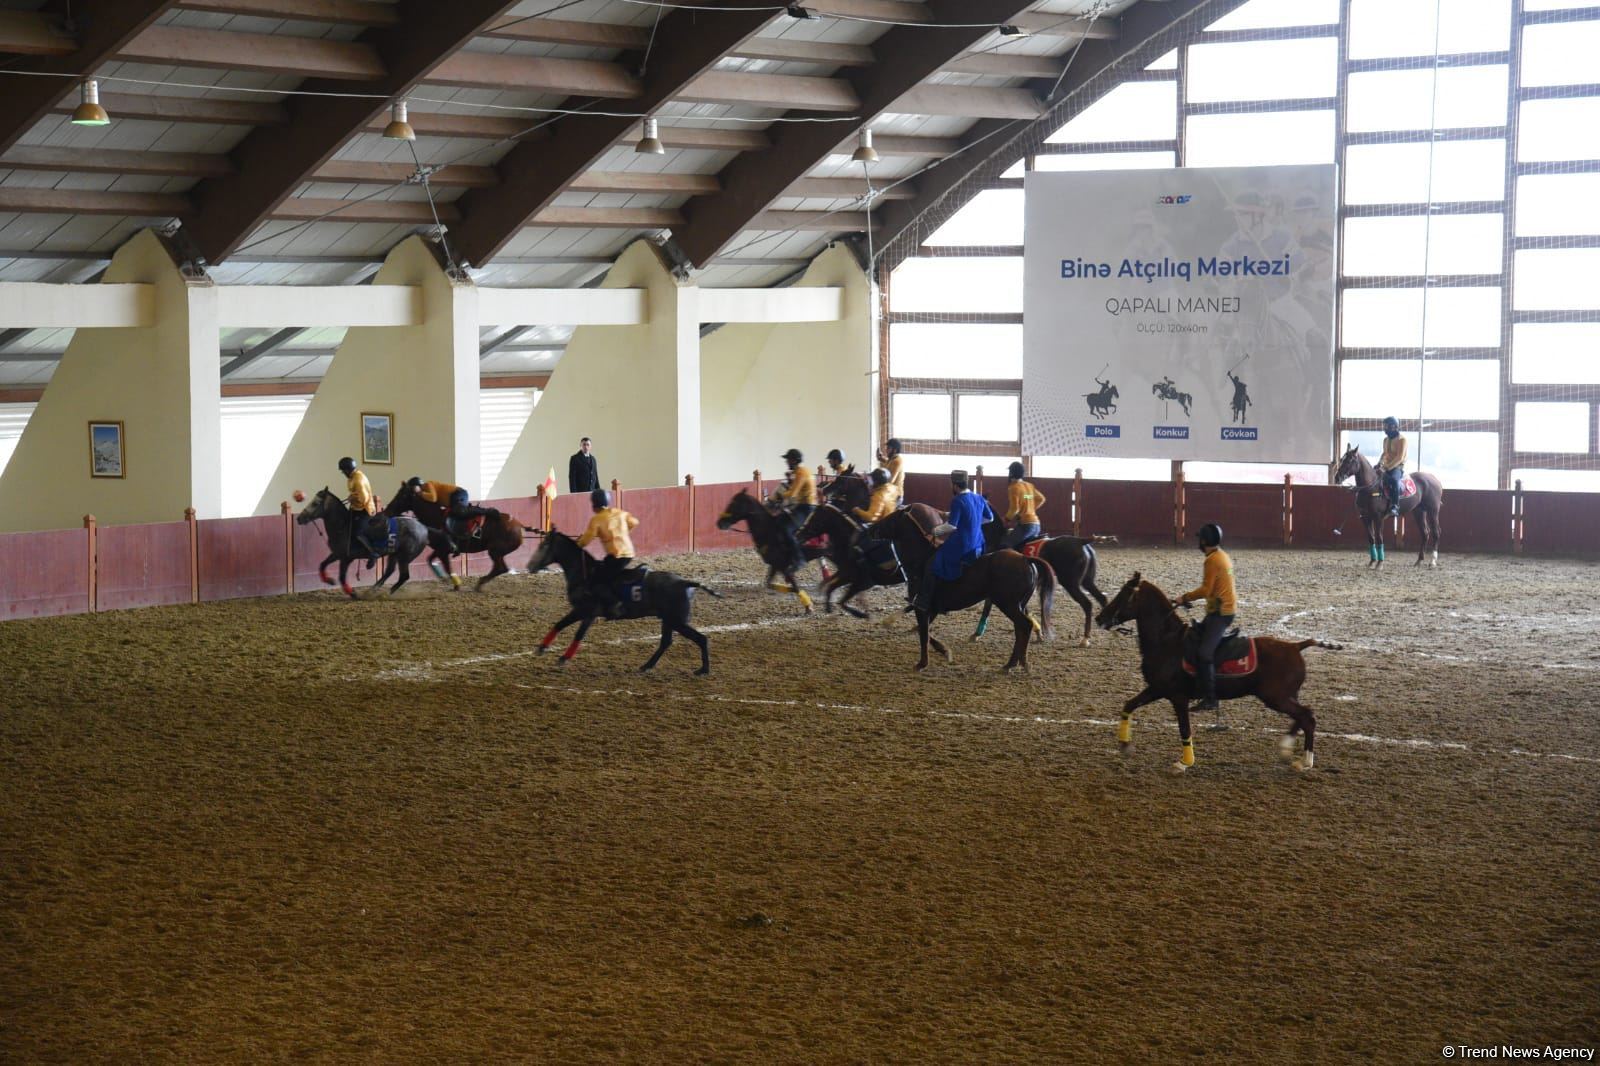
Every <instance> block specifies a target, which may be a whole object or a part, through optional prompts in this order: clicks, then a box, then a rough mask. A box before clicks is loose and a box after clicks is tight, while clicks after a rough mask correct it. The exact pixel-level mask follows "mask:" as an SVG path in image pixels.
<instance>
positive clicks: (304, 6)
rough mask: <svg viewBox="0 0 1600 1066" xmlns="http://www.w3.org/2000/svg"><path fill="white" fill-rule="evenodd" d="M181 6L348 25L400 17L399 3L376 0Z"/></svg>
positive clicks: (187, 0) (183, 2) (202, 1)
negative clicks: (384, 2) (385, 2)
mask: <svg viewBox="0 0 1600 1066" xmlns="http://www.w3.org/2000/svg"><path fill="white" fill-rule="evenodd" d="M178 6H179V7H182V8H187V9H188V10H190V11H211V12H215V13H216V14H219V15H253V16H255V17H257V18H273V19H295V20H297V21H300V22H333V23H339V24H341V25H345V26H394V25H396V24H398V23H399V21H400V8H399V6H398V5H396V4H378V3H373V2H372V0H178Z"/></svg>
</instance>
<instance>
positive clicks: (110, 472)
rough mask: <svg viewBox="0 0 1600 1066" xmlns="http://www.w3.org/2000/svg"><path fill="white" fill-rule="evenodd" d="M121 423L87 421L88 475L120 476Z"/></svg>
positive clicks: (121, 460) (121, 461)
mask: <svg viewBox="0 0 1600 1066" xmlns="http://www.w3.org/2000/svg"><path fill="white" fill-rule="evenodd" d="M123 459H124V456H123V450H122V423H121V422H90V423H89V476H90V477H122V476H123V473H124V469H123V465H124V464H123Z"/></svg>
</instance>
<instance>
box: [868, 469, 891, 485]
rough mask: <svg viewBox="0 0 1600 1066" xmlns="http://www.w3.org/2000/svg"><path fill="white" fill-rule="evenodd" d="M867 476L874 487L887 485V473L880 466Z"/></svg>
mask: <svg viewBox="0 0 1600 1066" xmlns="http://www.w3.org/2000/svg"><path fill="white" fill-rule="evenodd" d="M868 476H869V478H870V480H871V481H872V483H873V484H874V485H887V484H888V483H889V471H887V470H885V469H884V468H883V467H881V466H880V467H878V468H877V469H876V470H874V471H873V472H872V473H871V474H870V475H868Z"/></svg>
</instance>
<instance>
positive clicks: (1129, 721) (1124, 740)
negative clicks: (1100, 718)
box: [1117, 714, 1133, 744]
mask: <svg viewBox="0 0 1600 1066" xmlns="http://www.w3.org/2000/svg"><path fill="white" fill-rule="evenodd" d="M1117 743H1118V744H1132V743H1133V715H1131V714H1125V715H1123V716H1122V724H1121V725H1119V726H1117Z"/></svg>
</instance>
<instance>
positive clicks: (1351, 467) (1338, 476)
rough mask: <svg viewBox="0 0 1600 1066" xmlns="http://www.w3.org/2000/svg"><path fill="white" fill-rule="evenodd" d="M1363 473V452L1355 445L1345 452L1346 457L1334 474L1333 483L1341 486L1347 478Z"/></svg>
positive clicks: (1340, 461) (1341, 460)
mask: <svg viewBox="0 0 1600 1066" xmlns="http://www.w3.org/2000/svg"><path fill="white" fill-rule="evenodd" d="M1360 472H1361V452H1360V451H1358V450H1357V449H1356V446H1355V445H1354V444H1352V445H1350V447H1349V448H1348V449H1346V450H1345V453H1344V457H1343V458H1342V459H1340V460H1339V468H1338V469H1337V470H1335V471H1334V472H1333V483H1334V484H1335V485H1337V484H1339V483H1340V482H1341V481H1343V480H1344V479H1345V478H1347V477H1355V476H1356V474H1358V473H1360Z"/></svg>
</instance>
